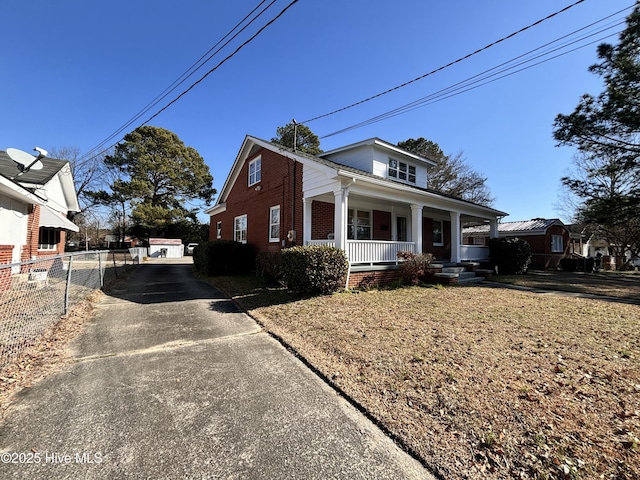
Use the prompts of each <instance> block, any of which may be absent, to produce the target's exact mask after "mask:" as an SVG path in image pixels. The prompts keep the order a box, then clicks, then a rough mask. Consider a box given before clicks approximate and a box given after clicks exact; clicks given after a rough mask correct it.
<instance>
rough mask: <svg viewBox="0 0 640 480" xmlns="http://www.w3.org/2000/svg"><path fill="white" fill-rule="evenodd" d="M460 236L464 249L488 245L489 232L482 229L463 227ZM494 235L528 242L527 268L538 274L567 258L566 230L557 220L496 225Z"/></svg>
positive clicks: (568, 236)
mask: <svg viewBox="0 0 640 480" xmlns="http://www.w3.org/2000/svg"><path fill="white" fill-rule="evenodd" d="M462 233H463V241H464V243H465V244H466V245H479V246H484V245H487V244H488V240H489V229H488V228H487V226H485V225H479V226H474V227H466V228H464V229H463V232H462ZM498 235H499V236H500V237H505V238H514V237H517V238H520V239H522V240H526V241H527V242H529V245H530V246H531V266H530V268H533V269H539V270H546V269H549V268H556V267H557V266H558V265H559V264H560V259H562V258H564V257H565V256H567V255H568V254H569V248H570V244H571V232H570V231H569V228H567V226H566V225H565V224H564V223H562V221H560V220H559V219H557V218H551V219H544V218H534V219H532V220H525V221H521V222H502V223H500V224H498Z"/></svg>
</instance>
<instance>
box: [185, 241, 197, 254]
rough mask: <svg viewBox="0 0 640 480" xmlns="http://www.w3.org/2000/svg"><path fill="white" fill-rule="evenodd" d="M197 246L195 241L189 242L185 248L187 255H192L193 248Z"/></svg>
mask: <svg viewBox="0 0 640 480" xmlns="http://www.w3.org/2000/svg"><path fill="white" fill-rule="evenodd" d="M197 246H198V244H197V243H189V244H188V245H187V248H186V251H187V255H193V249H194V248H196V247H197Z"/></svg>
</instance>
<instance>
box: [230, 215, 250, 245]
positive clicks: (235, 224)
mask: <svg viewBox="0 0 640 480" xmlns="http://www.w3.org/2000/svg"><path fill="white" fill-rule="evenodd" d="M242 219H244V230H242V229H238V220H242ZM248 228H249V225H248V222H247V215H246V214H245V215H239V216H237V217H235V218H234V219H233V239H234V240H235V241H236V242H240V243H247V230H248ZM242 231H244V239H242V235H240V237H241V238H240V240H238V233H239V232H242Z"/></svg>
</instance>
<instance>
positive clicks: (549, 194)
mask: <svg viewBox="0 0 640 480" xmlns="http://www.w3.org/2000/svg"><path fill="white" fill-rule="evenodd" d="M258 3H259V1H258V0H235V1H233V2H228V1H213V0H210V1H205V0H187V1H182V2H176V1H175V0H174V1H168V0H153V1H151V0H138V1H131V0H126V1H125V0H110V1H109V2H87V1H84V0H83V1H80V0H63V1H58V2H52V1H50V0H28V1H24V0H3V1H2V3H1V5H0V18H2V20H3V41H2V44H1V46H0V63H1V64H2V69H3V75H2V76H1V77H0V149H6V148H7V147H14V148H20V149H22V150H26V151H32V149H33V147H34V146H36V145H37V146H41V147H44V148H49V149H50V148H53V147H57V148H61V147H69V146H75V147H78V148H79V149H80V150H81V151H82V152H86V151H89V150H90V149H92V148H94V147H96V146H97V145H98V144H100V143H101V142H102V141H103V140H105V139H106V138H108V137H109V136H110V135H111V134H112V133H113V132H115V131H116V130H118V129H119V128H120V127H121V126H123V125H124V124H125V123H127V122H128V121H129V120H130V119H131V118H132V117H134V116H135V115H136V114H137V113H138V112H139V111H140V110H141V109H142V108H144V107H145V106H146V105H147V104H148V103H149V102H151V101H152V100H154V99H155V98H156V96H157V95H159V94H160V93H162V92H163V91H164V90H165V89H166V88H167V87H168V86H169V85H171V84H172V82H174V81H175V80H176V79H177V78H179V77H180V75H181V74H182V73H183V72H184V71H185V70H187V68H189V67H190V66H191V65H192V64H193V63H194V62H195V61H196V60H198V59H199V58H200V57H201V56H202V55H203V54H204V53H205V52H207V51H208V50H209V49H210V48H211V47H212V46H213V45H214V44H216V42H218V40H220V39H221V38H222V37H223V36H224V35H225V34H226V33H227V32H228V31H229V30H230V29H231V28H232V27H233V26H234V25H235V24H236V23H237V22H239V21H240V20H241V19H242V18H243V17H244V16H245V15H247V14H248V13H249V12H250V11H251V10H252V9H253V8H254V7H255V6H257V4H258ZM268 3H269V2H266V3H265V6H266V5H267V4H268ZM573 3H575V0H561V1H560V0H539V1H535V2H522V1H518V2H515V1H513V0H488V1H484V2H479V1H477V0H454V1H448V2H425V1H421V0H397V1H395V2H389V1H383V0H367V1H364V0H351V1H345V0H322V1H319V0H299V1H298V2H297V3H296V4H295V5H293V6H292V7H291V8H290V9H289V10H288V11H287V12H286V13H284V15H283V16H282V17H280V18H279V19H278V20H277V21H275V23H273V24H272V25H271V26H270V27H268V28H267V29H266V30H264V32H262V33H261V34H260V35H259V36H258V37H257V38H256V39H255V40H253V41H252V42H251V43H249V44H248V45H247V46H245V47H244V48H243V49H242V50H241V51H240V52H238V53H237V54H236V55H234V56H233V57H232V58H231V59H230V60H228V61H227V62H225V63H224V64H223V65H222V66H221V67H220V68H218V69H217V70H216V71H215V72H213V73H212V74H211V75H209V76H208V77H207V78H206V79H204V80H203V81H202V82H201V83H199V84H198V85H196V86H195V87H194V88H193V89H192V90H191V91H190V92H189V93H187V94H186V95H184V96H183V97H182V98H181V99H180V100H178V101H177V102H176V103H174V104H173V105H171V106H170V107H169V108H167V109H166V110H165V111H163V112H162V113H160V114H159V115H158V116H156V117H155V118H154V119H153V120H152V121H151V122H150V123H149V124H150V125H155V126H159V127H163V128H166V129H168V130H171V131H173V132H175V133H176V134H177V135H178V136H179V137H180V138H181V139H182V140H183V141H184V142H185V144H187V145H189V146H191V147H193V148H195V149H196V150H197V151H198V152H199V153H200V154H201V155H202V156H203V157H204V159H205V162H206V163H207V164H208V165H209V167H210V169H211V173H212V175H213V176H214V186H215V187H216V188H217V189H218V190H220V189H221V187H222V184H223V183H224V180H225V178H226V175H227V173H228V171H229V168H230V167H231V164H232V163H233V160H234V159H235V156H236V154H237V152H238V150H239V148H240V145H241V143H242V141H243V139H244V136H245V135H246V134H250V135H254V136H257V137H260V138H264V139H267V140H269V139H271V138H272V137H273V136H274V135H275V131H276V128H277V127H278V126H282V125H285V124H286V123H288V122H289V121H291V119H293V118H295V119H296V120H297V121H299V122H301V121H304V120H307V119H310V118H314V117H316V116H319V115H323V114H325V113H328V112H331V111H333V110H336V109H339V108H342V107H345V106H347V105H350V104H352V103H354V102H358V101H360V100H362V99H365V98H368V97H370V96H373V95H376V94H377V93H380V92H383V91H386V90H388V89H390V88H393V87H395V86H396V85H400V84H402V83H404V82H407V81H409V80H412V79H414V78H417V77H420V76H422V75H424V74H425V73H427V72H430V71H432V70H434V69H437V68H439V67H441V66H443V65H446V64H448V63H450V62H452V61H454V60H456V59H458V58H460V57H463V56H465V55H467V54H469V53H471V52H474V51H475V50H477V49H479V48H482V47H484V46H486V45H488V44H490V43H492V42H494V41H496V40H498V39H500V38H503V37H505V36H507V35H509V34H511V33H513V32H515V31H517V30H519V29H521V28H523V27H525V26H527V25H530V24H532V23H534V22H536V21H538V20H540V19H542V18H544V17H546V16H547V15H550V14H552V13H554V12H556V11H558V10H561V9H562V8H564V7H566V6H569V5H571V4H573ZM288 4H289V0H277V1H276V2H275V3H274V4H273V6H272V7H271V8H270V9H269V10H267V11H266V12H265V13H264V14H263V16H262V17H260V19H259V20H257V21H256V23H255V24H254V25H255V26H252V27H249V28H248V29H247V30H246V31H245V33H243V34H241V35H240V36H239V37H238V39H236V40H235V41H234V42H232V43H231V44H230V45H229V46H228V47H226V48H225V49H224V50H222V51H221V52H220V53H219V54H218V55H216V56H215V57H214V58H213V59H212V60H211V61H210V62H208V63H207V64H206V65H205V66H204V67H203V68H202V69H201V70H199V71H198V72H196V73H195V74H194V75H193V76H192V77H190V78H189V79H188V80H187V81H186V82H185V83H184V84H182V85H181V86H180V87H178V89H176V90H175V91H174V92H173V93H171V94H170V95H169V96H168V97H167V98H166V99H165V100H163V101H162V102H160V103H159V104H158V105H157V106H155V107H154V108H152V109H151V110H150V111H149V112H148V113H147V114H145V115H143V116H142V117H141V118H140V119H139V120H138V121H137V122H134V123H133V124H132V125H131V126H130V127H128V128H127V129H126V130H125V131H124V132H123V133H122V134H121V135H120V137H119V138H121V137H122V135H124V134H125V133H127V132H129V131H131V130H133V129H134V128H136V127H137V126H139V125H140V124H142V122H144V121H145V120H147V119H148V118H149V117H150V116H151V115H152V114H154V113H156V112H157V111H158V110H160V109H161V108H162V107H163V106H165V105H166V104H167V103H168V102H169V101H170V100H172V99H174V98H175V97H177V96H178V94H179V93H181V92H182V91H183V90H185V89H186V88H187V87H188V86H189V85H191V84H192V83H193V82H195V81H196V80H197V79H199V78H200V77H201V76H202V75H204V73H205V72H206V71H208V70H210V69H211V68H213V67H214V66H215V65H216V64H217V63H218V62H219V61H221V60H222V59H223V58H224V57H226V56H227V55H229V54H230V53H231V52H232V51H233V50H235V48H237V47H238V46H239V45H240V43H242V42H243V41H245V40H246V39H248V38H249V36H250V35H251V34H253V33H255V31H256V30H257V28H259V27H260V26H262V25H264V24H265V23H266V22H267V21H268V20H269V19H272V18H273V17H275V16H276V15H277V14H278V13H279V12H280V11H281V10H282V9H284V8H285V7H286V6H287V5H288ZM632 7H633V1H631V0H624V1H621V0H606V1H603V0H586V1H584V2H582V3H580V4H578V5H576V6H574V7H572V8H570V9H569V10H567V11H566V12H564V13H561V14H559V15H557V16H555V17H553V18H551V19H549V20H546V21H544V22H542V23H541V24H539V25H537V26H535V27H533V28H531V29H529V30H526V31H524V32H522V33H520V34H518V35H516V36H515V37H512V38H510V39H508V40H505V41H503V42H500V43H499V44H497V45H496V46H494V47H491V48H489V49H487V50H484V51H482V52H481V53H478V54H477V55H474V56H472V57H471V58H469V59H467V60H464V61H461V62H459V63H456V64H455V65H453V66H451V67H449V68H446V69H444V70H442V71H439V72H437V73H435V74H433V75H429V76H427V77H426V78H423V79H421V80H419V81H416V82H414V83H411V84H410V85H408V86H406V87H404V88H401V89H398V90H396V91H394V92H392V93H389V94H386V95H383V96H381V97H379V98H377V99H375V100H372V101H369V102H366V103H364V104H362V105H360V106H357V107H354V108H350V109H348V110H345V111H343V112H341V113H338V114H335V115H331V116H328V117H325V118H322V119H319V120H316V121H313V122H311V123H308V126H309V127H310V128H311V129H312V130H313V131H314V132H315V133H316V134H317V135H318V136H320V137H321V147H322V148H323V149H324V150H330V149H333V148H336V147H339V146H341V145H346V144H349V143H353V142H356V141H359V140H363V139H366V138H370V137H379V138H382V139H383V140H386V141H389V142H391V143H397V142H398V141H402V140H406V139H408V138H418V137H425V138H428V139H430V140H433V141H435V142H437V143H438V144H439V145H440V146H441V147H442V149H443V150H444V151H445V153H452V154H454V153H457V152H460V151H462V152H463V154H464V157H465V158H466V161H467V163H469V164H470V165H471V166H472V167H473V168H474V169H475V170H477V171H479V172H480V173H482V174H483V175H484V176H486V177H487V178H488V180H487V184H488V186H489V188H490V190H491V192H492V194H493V196H494V197H495V198H496V201H495V203H494V207H495V208H497V209H499V210H503V211H506V212H509V213H510V215H509V217H507V218H506V219H505V220H524V219H529V218H533V217H546V218H556V217H560V218H562V219H563V220H568V219H567V218H566V216H565V215H564V214H563V213H562V212H559V211H558V208H557V204H558V196H559V193H560V190H561V189H560V178H561V177H562V176H563V175H564V174H566V172H567V168H568V167H569V163H570V161H571V158H572V156H573V155H574V153H575V150H574V149H572V148H569V147H561V148H558V147H556V146H555V141H554V140H553V137H552V124H553V120H554V118H555V116H556V115H557V114H558V113H570V112H572V111H573V109H574V108H575V106H576V105H577V102H578V100H579V98H580V96H581V95H582V94H584V93H592V94H598V93H600V92H601V91H602V81H601V79H600V78H598V77H597V76H595V75H593V74H591V73H589V72H588V70H587V69H588V67H589V66H590V65H592V64H593V63H595V62H596V61H597V57H596V45H597V43H600V42H597V43H595V44H592V45H589V46H586V47H585V48H581V49H579V50H577V51H575V52H573V53H569V54H567V55H564V56H562V57H560V58H557V59H555V60H550V61H548V62H546V63H543V64H541V65H538V66H535V67H532V68H529V69H527V70H524V71H522V72H519V73H515V74H513V75H510V76H508V77H506V78H503V79H500V80H497V81H495V82H493V83H490V84H487V85H484V86H481V87H479V88H476V89H473V90H470V91H468V92H465V93H461V94H458V95H455V96H453V97H451V98H448V99H443V100H441V101H438V102H436V103H432V104H429V105H425V106H422V107H420V108H416V109H413V110H411V111H409V112H407V113H404V114H402V115H398V116H395V117H392V118H390V119H387V120H384V121H381V122H377V123H373V124H371V125H367V126H365V127H362V128H357V129H352V130H349V131H347V132H345V133H342V134H339V135H334V136H328V137H326V138H322V137H323V136H325V135H328V134H331V133H332V132H335V131H338V130H341V129H344V128H346V127H349V126H352V125H355V124H358V123H360V122H362V121H365V120H368V119H370V118H373V117H375V116H377V115H380V114H382V113H385V112H388V111H390V110H392V109H395V108H397V107H400V106H402V105H405V104H408V103H409V102H413V101H415V100H418V99H421V98H424V97H426V96H428V95H430V94H432V93H434V92H438V91H440V90H441V89H444V88H447V87H450V86H451V85H454V84H456V83H457V82H460V81H463V80H465V79H467V78H469V77H472V76H474V75H477V74H479V73H481V72H483V71H484V70H487V69H489V68H492V67H495V66H496V65H500V64H502V63H503V62H506V61H509V60H511V59H513V58H515V57H518V56H519V55H522V54H524V53H526V52H528V51H530V50H532V49H534V48H538V47H540V46H542V45H544V44H547V43H548V42H552V41H554V40H556V39H558V38H560V37H562V36H564V35H567V34H570V33H571V32H574V31H575V30H578V29H580V28H582V27H585V26H587V25H589V24H591V23H593V22H597V21H598V20H601V19H602V18H604V17H606V16H608V15H611V14H613V13H614V12H617V11H619V10H622V9H625V8H628V9H627V10H625V11H624V12H623V13H620V14H617V15H615V16H614V17H612V18H611V19H610V20H608V21H605V22H602V23H599V24H597V25H596V26H594V27H591V28H589V29H587V30H584V32H583V33H585V34H586V33H593V32H595V30H597V29H602V28H606V27H611V28H610V29H609V30H607V31H606V32H603V33H600V34H596V35H594V36H593V37H591V39H590V40H586V39H585V40H583V41H581V42H579V43H577V44H575V45H574V47H575V46H579V45H584V44H586V43H588V42H590V41H594V40H598V39H602V38H604V37H605V36H606V35H610V34H614V33H616V32H619V31H620V30H621V29H622V28H624V24H623V25H620V26H617V27H615V26H614V25H613V24H615V23H618V22H619V21H621V20H623V19H624V17H625V16H626V15H628V13H630V9H631V8H632ZM576 38H578V37H577V36H574V37H570V38H569V40H571V39H576ZM606 41H607V42H609V43H617V41H618V37H617V35H614V36H611V37H609V38H607V39H606ZM569 48H572V47H565V49H564V50H562V51H566V50H568V49H569ZM538 53H540V52H538ZM558 53H560V52H558ZM548 56H551V54H548ZM546 58H548V57H546ZM119 138H118V137H116V138H114V139H113V140H112V141H111V142H110V143H109V144H112V143H115V141H117V140H118V139H119ZM202 220H208V219H206V217H204V216H203V217H202Z"/></svg>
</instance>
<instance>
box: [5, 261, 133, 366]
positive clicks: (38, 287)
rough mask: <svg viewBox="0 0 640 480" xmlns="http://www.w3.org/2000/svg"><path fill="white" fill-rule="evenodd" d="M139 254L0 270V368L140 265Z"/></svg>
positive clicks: (31, 263) (18, 265)
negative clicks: (63, 319)
mask: <svg viewBox="0 0 640 480" xmlns="http://www.w3.org/2000/svg"><path fill="white" fill-rule="evenodd" d="M139 250H141V249H130V250H117V251H92V252H77V253H68V254H64V255H55V256H49V257H45V258H40V259H37V260H29V261H26V262H21V263H12V264H5V265H0V367H3V366H4V365H6V364H7V363H9V362H10V361H11V360H12V359H14V358H16V357H17V356H19V355H20V353H21V352H22V351H23V350H24V349H25V348H27V347H29V346H31V345H34V344H35V343H36V342H37V340H38V338H39V337H40V336H41V335H42V334H43V333H44V332H45V331H46V330H47V328H49V327H51V326H52V325H54V324H55V323H56V322H57V321H58V320H60V317H61V316H62V315H65V314H67V313H68V312H69V309H71V308H72V307H73V306H74V305H77V304H79V303H80V302H82V301H83V300H85V299H86V298H87V297H88V296H89V294H91V293H92V292H94V291H95V290H97V289H99V288H102V287H103V286H104V285H105V284H108V283H110V282H112V281H113V280H115V279H116V278H118V276H120V275H122V274H124V272H125V270H126V269H128V268H129V267H131V266H133V265H135V264H138V263H140V261H141V259H142V258H143V257H144V255H145V253H144V252H142V251H139Z"/></svg>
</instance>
